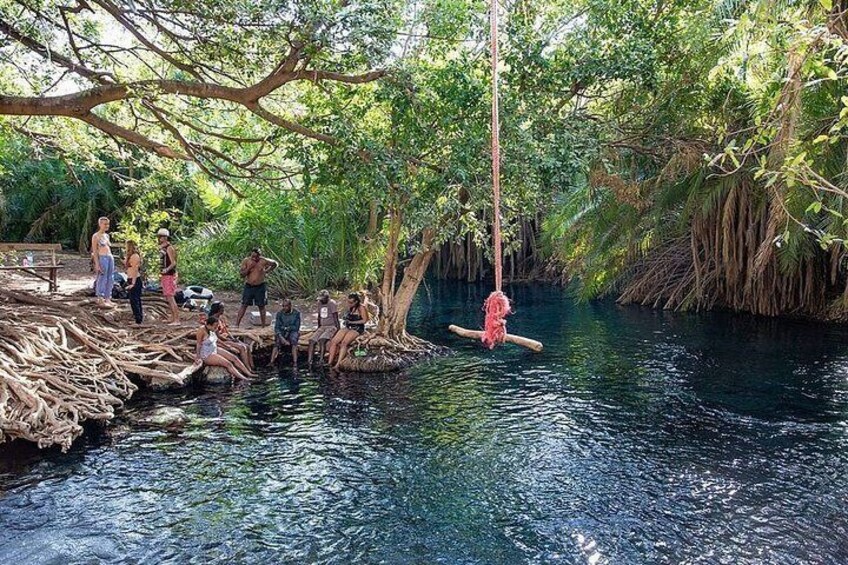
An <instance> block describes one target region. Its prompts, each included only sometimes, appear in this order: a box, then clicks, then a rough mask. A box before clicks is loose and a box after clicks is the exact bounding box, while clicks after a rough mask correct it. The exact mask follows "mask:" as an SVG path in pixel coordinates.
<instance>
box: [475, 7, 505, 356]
mask: <svg viewBox="0 0 848 565" xmlns="http://www.w3.org/2000/svg"><path fill="white" fill-rule="evenodd" d="M490 22H491V27H492V30H491V34H492V200H493V206H492V214H493V216H494V217H493V220H492V246H493V250H492V252H493V254H494V256H495V290H494V292H492V294H490V295H489V297H488V298H487V299H486V302H485V304H484V305H483V309H484V310H485V311H486V322H485V324H484V326H483V336H482V340H483V344H484V345H485V346H486V347H488V348H489V349H492V348H494V347H495V346H496V345H498V344H499V343H503V342H504V339H505V338H506V316H507V315H509V313H510V311H511V308H510V305H509V299H508V298H507V297H506V295H505V294H504V293H503V291H502V290H501V287H502V285H503V259H502V257H501V255H502V242H501V182H500V180H501V179H500V177H501V147H500V126H499V123H500V122H499V119H498V2H497V0H492V5H491V10H490Z"/></svg>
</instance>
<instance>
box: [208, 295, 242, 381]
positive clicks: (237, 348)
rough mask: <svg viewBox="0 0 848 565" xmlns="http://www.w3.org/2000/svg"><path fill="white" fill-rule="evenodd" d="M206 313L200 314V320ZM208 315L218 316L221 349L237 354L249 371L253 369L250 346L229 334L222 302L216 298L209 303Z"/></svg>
mask: <svg viewBox="0 0 848 565" xmlns="http://www.w3.org/2000/svg"><path fill="white" fill-rule="evenodd" d="M206 315H207V314H206V313H204V314H203V316H201V320H203V318H204V317H205V316H206ZM208 315H209V316H215V317H216V318H218V331H217V334H218V345H220V346H221V347H222V348H223V349H226V350H227V351H229V352H231V353H235V354H236V355H238V356H239V358H240V359H241V360H242V363H244V364H245V365H246V366H247V368H248V369H250V370H251V371H252V370H254V368H255V366H254V364H253V351H252V350H251V349H250V346H249V345H248V344H246V343H244V342H243V341H240V340H239V339H237V338H235V337H233V336H232V335H231V334H230V329H229V325H228V324H227V318H226V317H225V316H224V303H223V302H221V301H219V300H216V301H215V302H213V303H212V304H210V305H209V310H208Z"/></svg>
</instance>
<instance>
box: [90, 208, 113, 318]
mask: <svg viewBox="0 0 848 565" xmlns="http://www.w3.org/2000/svg"><path fill="white" fill-rule="evenodd" d="M91 262H92V263H93V264H94V272H95V273H96V274H97V278H96V279H95V281H94V293H95V295H96V296H97V305H98V306H103V307H111V306H112V286H113V285H114V284H115V278H114V277H115V258H114V257H113V256H112V241H111V240H110V239H109V218H107V217H105V216H104V217H102V218H100V219H98V220H97V231H96V232H95V233H94V235H92V236H91Z"/></svg>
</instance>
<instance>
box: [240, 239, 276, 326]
mask: <svg viewBox="0 0 848 565" xmlns="http://www.w3.org/2000/svg"><path fill="white" fill-rule="evenodd" d="M277 265H278V264H277V262H276V261H274V260H273V259H268V258H267V257H263V256H262V251H260V250H259V248H256V249H254V250H253V251H251V252H250V256H248V257H247V258H246V259H245V260H244V261H242V262H241V267H239V274H240V275H241V278H243V279H244V290H243V291H242V293H241V308H240V309H239V312H238V316H237V317H236V327H239V326H241V319H242V318H244V313H245V312H246V311H247V307H248V306H254V305H255V306H257V307H259V317H260V319H261V321H262V325H263V326H264V325H265V305H266V304H267V303H268V292H267V288H266V285H265V275H267V274H268V273H270V272H271V271H273V270H274V269H276V268H277Z"/></svg>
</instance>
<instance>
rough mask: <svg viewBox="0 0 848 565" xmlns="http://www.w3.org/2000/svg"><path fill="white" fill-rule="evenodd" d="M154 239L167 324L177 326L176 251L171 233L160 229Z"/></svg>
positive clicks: (178, 316)
mask: <svg viewBox="0 0 848 565" xmlns="http://www.w3.org/2000/svg"><path fill="white" fill-rule="evenodd" d="M156 238H157V239H158V240H159V261H160V270H159V281H160V282H161V283H162V295H163V296H164V297H165V301H166V302H167V303H168V309H169V310H170V311H171V316H170V318H169V319H168V322H167V323H169V324H179V323H180V309H179V308H178V307H177V301H176V300H175V298H174V296H175V295H176V294H177V250H176V249H175V248H174V246H173V245H171V232H169V231H168V230H167V229H165V228H160V229H159V231H158V232H156Z"/></svg>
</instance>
